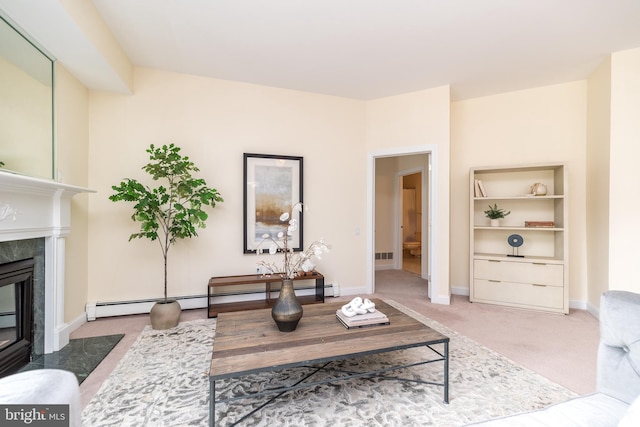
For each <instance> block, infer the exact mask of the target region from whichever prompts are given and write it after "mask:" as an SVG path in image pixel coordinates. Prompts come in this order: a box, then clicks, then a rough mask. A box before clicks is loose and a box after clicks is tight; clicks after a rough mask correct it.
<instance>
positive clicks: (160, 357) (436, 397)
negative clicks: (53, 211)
mask: <svg viewBox="0 0 640 427" xmlns="http://www.w3.org/2000/svg"><path fill="white" fill-rule="evenodd" d="M390 304H393V305H394V306H396V307H397V308H399V309H401V310H403V311H405V312H407V313H408V314H410V315H412V316H414V317H415V318H417V319H419V320H420V321H423V322H424V323H426V324H428V325H430V326H431V327H433V328H434V329H437V330H439V331H441V332H442V333H444V334H445V335H447V336H449V337H450V338H451V343H450V356H451V361H450V404H448V405H447V404H444V403H443V402H442V388H440V387H434V386H429V385H416V384H410V383H406V382H399V381H393V380H381V379H376V378H374V379H357V380H347V381H341V382H338V383H336V384H331V385H321V386H315V387H314V388H312V389H303V390H299V391H296V392H291V393H287V394H285V395H284V396H282V397H281V398H279V399H277V400H276V401H275V402H273V403H271V404H270V405H268V406H266V407H265V408H263V409H261V410H259V411H258V412H256V413H255V414H252V415H249V417H248V418H247V419H244V420H242V417H243V416H245V415H247V414H249V413H250V412H251V410H252V408H254V407H256V406H259V404H260V402H258V401H254V400H251V399H247V400H242V401H239V402H231V403H228V404H218V405H217V407H216V417H217V420H218V422H217V425H223V426H224V425H233V423H234V422H235V421H237V420H242V421H241V423H240V424H239V425H247V426H249V425H250V426H274V425H278V426H280V425H282V426H300V425H305V426H335V425H343V426H360V425H372V426H413V425H416V426H417V425H437V426H459V425H465V424H467V423H470V422H474V421H479V420H483V419H487V418H493V417H498V416H502V415H507V414H513V413H516V412H521V411H526V410H532V409H537V408H541V407H543V406H546V405H549V404H552V403H555V402H560V401H564V400H567V399H569V398H570V397H572V396H574V395H575V393H573V392H571V391H569V390H567V389H565V388H564V387H562V386H560V385H558V384H555V383H553V382H551V381H549V380H547V379H546V378H544V377H542V376H540V375H538V374H536V373H534V372H532V371H530V370H528V369H526V368H523V367H521V366H519V365H517V364H515V363H513V362H512V361H511V360H509V359H507V358H505V357H503V356H500V355H499V354H497V353H495V352H493V351H491V350H489V349H487V348H486V347H483V346H481V345H479V344H477V343H476V342H474V341H473V340H471V339H469V338H467V337H465V336H462V335H460V334H458V333H456V332H454V331H452V330H450V329H449V328H447V327H445V326H443V325H441V324H439V323H437V322H435V321H433V320H430V319H428V318H426V317H425V316H422V315H420V314H418V313H416V312H414V311H413V310H411V309H409V308H406V307H404V306H402V305H401V304H398V303H395V302H392V301H390ZM214 336H215V319H207V320H196V321H190V322H184V323H181V325H180V326H179V327H178V328H174V329H171V330H168V331H154V330H152V329H150V328H145V330H144V331H143V332H142V334H141V335H140V336H139V337H138V339H137V341H136V342H135V343H134V345H133V346H132V347H131V349H130V350H129V351H128V352H127V354H126V355H125V356H124V357H123V358H122V360H121V362H120V363H119V364H118V366H117V367H116V369H114V371H113V373H112V374H111V375H110V376H109V378H107V380H106V381H105V382H104V383H103V385H102V387H101V388H100V390H99V391H98V393H97V394H96V395H95V396H94V398H93V399H92V400H91V402H90V403H89V404H88V405H87V407H86V408H85V410H84V412H83V425H84V426H87V427H91V426H96V427H97V426H116V425H117V426H187V425H203V426H204V425H207V422H208V394H209V381H208V375H207V372H208V367H209V363H210V358H211V348H212V343H213V339H214ZM419 351H424V349H422V350H421V349H411V350H405V351H400V352H392V353H388V354H383V355H378V356H373V357H372V356H369V357H366V358H360V359H352V360H351V361H348V362H344V363H343V364H342V366H341V367H342V368H345V369H357V368H358V367H362V365H363V364H375V365H376V366H385V365H387V364H392V363H397V362H398V360H400V359H402V360H403V361H411V360H414V359H415V360H417V359H416V358H417V357H419V353H417V352H419ZM436 365H439V364H432V365H425V366H421V367H416V368H411V369H408V370H406V372H405V374H406V375H408V376H409V377H411V376H414V375H415V376H418V377H420V378H423V379H424V378H433V377H437V376H438V375H441V374H440V372H441V365H439V366H436ZM304 374H305V372H304V370H300V369H297V370H290V371H282V372H280V373H277V374H270V373H263V374H259V375H252V376H247V377H244V378H242V379H239V380H227V381H219V382H218V383H217V384H216V386H217V389H218V390H219V392H220V393H222V394H225V393H234V394H235V393H236V392H237V391H238V390H241V389H245V388H259V387H263V386H264V385H265V384H269V383H271V382H274V381H280V380H283V379H287V378H288V379H289V380H291V379H295V378H298V377H299V376H302V375H304Z"/></svg>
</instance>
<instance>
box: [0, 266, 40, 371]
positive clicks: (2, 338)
mask: <svg viewBox="0 0 640 427" xmlns="http://www.w3.org/2000/svg"><path fill="white" fill-rule="evenodd" d="M33 271H34V260H33V258H31V259H25V260H21V261H14V262H8V263H5V264H0V378H1V377H4V376H7V375H10V374H12V373H14V372H17V371H18V370H19V369H20V368H22V367H23V366H25V365H27V364H28V363H29V361H30V360H31V353H32V345H33V333H32V325H33Z"/></svg>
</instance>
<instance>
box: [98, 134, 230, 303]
mask: <svg viewBox="0 0 640 427" xmlns="http://www.w3.org/2000/svg"><path fill="white" fill-rule="evenodd" d="M146 151H147V153H149V159H150V162H149V163H148V164H146V165H145V166H143V167H142V169H143V170H144V171H145V172H147V173H148V174H149V175H151V177H152V178H153V180H154V181H158V180H163V181H164V182H165V184H164V185H163V184H160V185H158V186H157V187H155V188H151V187H149V186H146V185H143V184H141V183H139V182H138V181H136V180H135V179H130V178H125V179H124V180H123V181H122V182H120V184H119V185H114V186H112V187H111V188H112V189H113V190H114V191H115V192H116V193H115V194H113V195H111V196H109V200H111V201H113V202H119V201H124V202H134V203H135V205H134V206H133V214H132V215H131V219H132V220H133V221H136V222H139V223H140V231H138V232H137V233H133V234H131V236H129V241H131V240H133V239H142V238H147V239H150V240H152V241H154V240H157V241H158V242H159V243H160V248H161V249H162V256H163V258H164V301H165V303H166V302H167V255H168V253H169V248H170V247H171V245H173V244H174V243H175V242H176V240H178V239H184V238H191V237H194V236H197V235H198V233H197V228H205V226H206V225H205V221H206V220H207V218H208V217H209V216H208V214H207V213H206V212H205V211H204V210H203V207H204V206H211V207H212V208H213V207H215V206H216V203H220V202H223V199H222V197H221V196H220V194H219V193H218V190H216V189H215V188H210V187H207V183H206V182H205V180H204V179H202V178H194V177H193V176H192V173H194V172H199V169H198V168H197V167H196V166H195V164H194V163H193V162H192V161H191V160H189V157H187V156H183V155H181V154H180V147H177V146H176V145H174V144H170V145H169V146H167V145H163V146H162V147H155V146H154V145H153V144H151V146H150V147H149V149H147V150H146Z"/></svg>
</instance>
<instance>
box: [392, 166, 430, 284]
mask: <svg viewBox="0 0 640 427" xmlns="http://www.w3.org/2000/svg"><path fill="white" fill-rule="evenodd" d="M398 181H399V184H400V192H401V197H399V198H398V202H400V205H399V208H398V209H399V212H400V214H399V218H400V232H399V233H398V234H399V237H400V243H399V245H398V246H399V247H400V251H401V253H400V254H399V256H398V261H399V264H400V269H402V270H405V271H408V272H410V273H413V274H417V275H418V276H422V254H423V252H424V253H425V254H426V252H427V251H426V248H423V247H422V229H423V221H422V211H423V209H422V198H423V197H422V171H419V172H407V173H404V172H400V176H399V180H398Z"/></svg>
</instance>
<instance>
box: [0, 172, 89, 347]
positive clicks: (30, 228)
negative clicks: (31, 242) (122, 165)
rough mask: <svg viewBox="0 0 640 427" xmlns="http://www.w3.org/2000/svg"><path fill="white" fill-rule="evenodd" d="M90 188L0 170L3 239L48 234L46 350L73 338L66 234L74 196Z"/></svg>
mask: <svg viewBox="0 0 640 427" xmlns="http://www.w3.org/2000/svg"><path fill="white" fill-rule="evenodd" d="M86 192H93V190H89V189H87V188H82V187H77V186H73V185H67V184H62V183H59V182H55V181H51V180H46V179H40V178H33V177H29V176H25V175H20V174H16V173H11V172H7V171H2V170H0V242H9V241H14V240H24V239H34V238H40V237H44V238H45V331H44V336H45V342H44V352H45V353H51V352H53V351H57V350H60V349H61V348H62V347H64V346H65V345H67V343H68V342H69V336H68V333H65V331H66V330H67V328H66V326H67V325H66V324H65V322H64V266H65V237H66V236H67V235H68V234H69V233H70V231H71V198H72V197H73V196H75V195H76V194H79V193H86Z"/></svg>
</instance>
